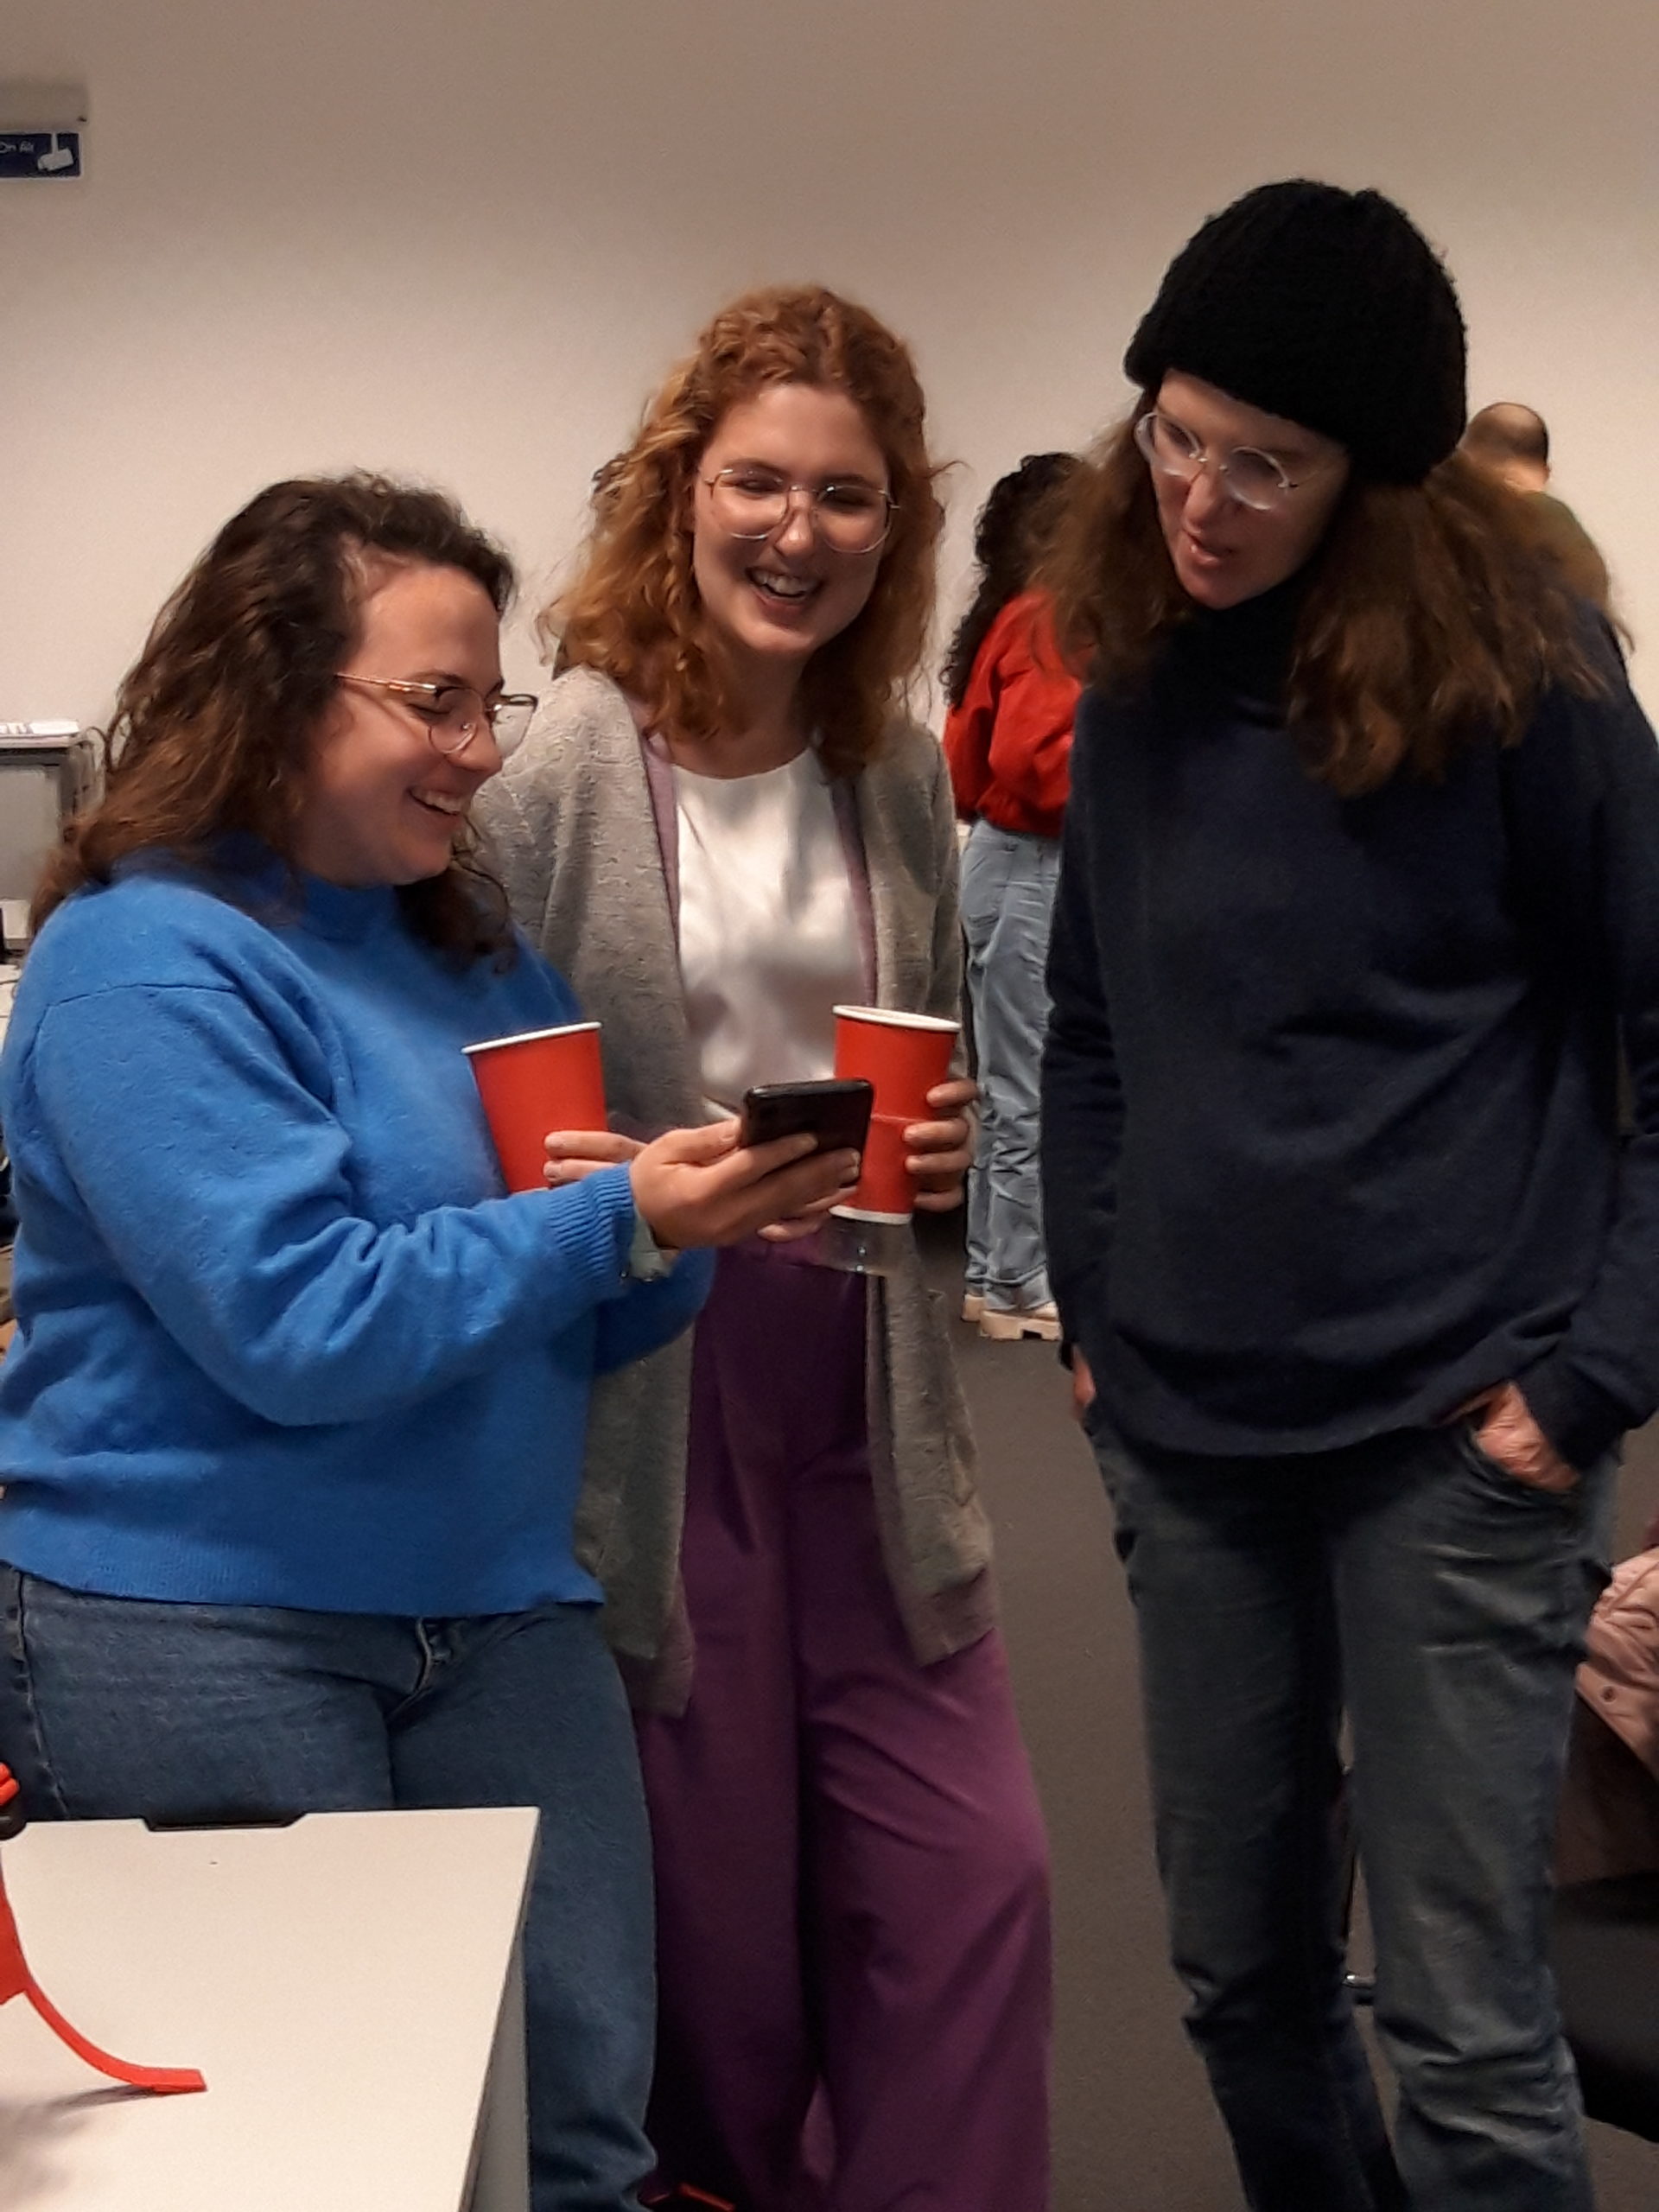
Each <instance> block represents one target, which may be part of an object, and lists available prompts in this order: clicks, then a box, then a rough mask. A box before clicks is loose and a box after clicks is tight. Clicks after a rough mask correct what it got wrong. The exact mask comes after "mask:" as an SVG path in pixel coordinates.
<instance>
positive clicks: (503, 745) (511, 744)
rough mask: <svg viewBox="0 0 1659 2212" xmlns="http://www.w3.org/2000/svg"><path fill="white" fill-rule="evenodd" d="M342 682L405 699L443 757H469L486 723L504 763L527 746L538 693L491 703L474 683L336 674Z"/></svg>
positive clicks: (521, 693)
mask: <svg viewBox="0 0 1659 2212" xmlns="http://www.w3.org/2000/svg"><path fill="white" fill-rule="evenodd" d="M334 680H335V682H336V683H358V684H362V685H364V686H365V688H366V689H368V690H371V691H389V692H390V693H391V696H393V697H394V698H396V699H401V700H402V701H403V702H404V705H405V706H406V707H407V708H408V709H409V710H410V713H411V714H412V715H414V716H415V718H416V721H419V722H420V723H421V725H422V727H423V728H424V729H425V731H426V734H427V735H428V736H429V738H430V739H431V741H432V742H433V744H434V745H435V747H437V749H438V751H439V752H440V753H464V752H465V751H466V750H467V747H468V746H469V745H470V744H471V743H472V741H473V740H474V738H475V737H476V736H477V735H478V733H479V731H480V729H482V728H484V727H485V725H486V723H487V724H488V726H489V731H490V734H491V736H492V737H493V739H494V740H495V749H496V751H497V752H498V753H500V754H501V756H502V758H503V759H504V760H505V757H506V755H507V754H508V753H515V752H517V751H518V747H520V746H521V745H522V744H523V743H524V737H525V734H526V733H527V732H528V730H529V728H530V724H531V716H532V715H534V714H535V712H536V709H537V703H538V702H537V699H536V696H535V695H534V693H533V692H530V691H506V692H504V693H503V694H502V695H501V696H500V697H499V699H486V698H485V697H484V696H483V694H482V693H481V692H479V691H474V689H473V687H472V685H471V684H470V683H418V682H416V681H415V680H413V679H412V678H405V677H397V676H348V675H347V674H346V672H345V671H344V670H340V671H337V672H336V675H335V678H334Z"/></svg>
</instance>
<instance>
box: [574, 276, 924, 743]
mask: <svg viewBox="0 0 1659 2212" xmlns="http://www.w3.org/2000/svg"><path fill="white" fill-rule="evenodd" d="M774 384H804V385H817V386H818V387H820V388H821V389H823V390H824V391H840V392H844V393H845V394H846V396H847V397H848V398H849V399H850V400H851V401H852V403H853V404H854V405H855V407H856V408H857V409H858V411H859V413H860V414H861V416H863V418H864V421H865V423H866V425H867V426H868V429H869V432H870V435H871V436H872V438H874V441H875V442H876V444H877V445H878V446H880V448H881V453H882V456H883V458H884V459H885V461H886V462H887V471H888V486H887V489H888V492H889V493H890V495H891V497H892V499H893V528H892V530H891V531H890V533H889V535H888V537H887V543H885V544H884V545H883V546H882V548H881V550H880V553H879V554H873V555H871V556H868V557H869V558H871V559H873V560H878V561H879V562H880V569H879V570H878V572H877V575H876V581H875V586H874V589H873V591H872V592H871V594H870V596H869V598H868V601H866V603H865V605H864V607H863V608H862V610H861V613H859V614H858V615H857V616H856V617H855V619H854V620H853V621H851V622H850V623H849V625H848V626H847V627H846V629H844V630H843V631H842V632H841V633H840V634H839V636H837V637H835V638H832V639H829V641H828V643H827V644H825V645H821V646H820V647H819V648H818V650H817V652H815V653H814V654H813V655H812V658H810V661H808V663H807V664H806V668H805V670H804V673H803V676H802V679H801V696H802V700H803V703H804V708H805V710H806V713H807V715H808V717H809V719H810V721H811V723H812V725H813V727H814V728H816V729H817V732H818V733H819V749H820V753H821V756H822V758H823V764H824V766H825V767H826V768H827V769H828V770H829V772H830V774H832V775H855V774H856V773H857V772H858V770H859V769H860V768H861V767H862V766H863V765H864V763H865V762H866V761H867V760H870V759H872V758H873V757H874V753H876V751H877V749H878V747H880V742H881V739H882V735H883V733H884V732H885V730H886V729H887V727H888V725H889V723H890V722H891V721H892V719H893V715H894V714H895V713H896V711H897V710H898V709H899V707H900V706H901V704H902V703H903V701H904V699H905V696H906V693H907V692H908V690H909V687H910V685H911V684H912V682H913V681H914V678H915V677H916V674H917V672H918V669H919V668H920V665H921V660H922V655H923V652H924V651H925V646H926V642H927V633H928V628H929V625H930V623H931V619H932V613H933V592H934V567H935V559H936V555H937V550H938V538H939V531H940V529H941V526H942V524H943V523H944V510H943V508H942V507H941V506H940V505H939V502H938V498H937V497H936V495H935V493H934V489H933V486H934V481H935V479H936V478H937V476H938V473H939V472H938V468H937V467H935V466H934V464H933V463H932V461H931V460H930V459H929V457H928V451H927V442H926V430H925V405H924V402H923V398H922V390H921V385H920V384H919V382H918V379H917V375H916V368H915V364H914V362H913V361H912V359H911V355H910V349H909V348H908V346H906V345H905V344H904V343H903V341H902V340H899V339H898V338H896V337H895V336H894V335H893V333H892V332H891V331H890V330H889V329H887V327H886V325H885V324H884V323H882V322H880V321H878V320H877V318H876V317H875V316H874V315H872V314H871V313H870V312H869V310H868V308H861V307H858V306H855V304H854V303H853V302H851V301H849V300H844V299H842V298H841V297H840V296H838V295H837V294H836V293H834V292H831V291H828V290H826V289H824V287H823V286H822V285H817V284H805V285H775V286H771V287H768V288H767V289H764V290H760V291H754V292H749V293H746V294H745V295H744V296H742V297H741V299H737V300H734V301H733V302H731V304H730V305H729V306H728V307H725V308H721V311H720V313H719V314H718V315H715V318H714V320H713V321H712V322H710V323H709V326H708V327H707V328H706V329H705V330H704V331H703V333H702V336H701V337H700V338H699V339H698V340H697V346H696V352H695V353H693V354H692V355H691V356H690V359H687V360H684V361H682V362H681V363H680V365H679V366H678V367H677V368H676V369H675V370H674V371H673V372H672V374H671V376H670V377H669V378H668V380H667V382H666V383H665V384H664V385H663V387H662V389H661V390H660V391H658V393H657V395H656V397H655V398H653V399H652V401H651V403H650V404H649V405H648V406H647V407H646V409H645V416H644V418H643V420H642V421H641V423H640V425H639V431H638V433H637V435H635V437H634V440H633V442H632V444H631V445H630V446H629V447H628V448H626V451H624V452H622V453H620V454H617V455H616V457H615V458H614V459H613V460H612V461H607V463H606V464H605V466H604V467H602V468H601V470H600V472H599V474H598V475H597V476H596V478H595V479H594V495H593V513H594V519H593V524H592V527H591V529H590V531H589V534H588V540H587V543H586V544H585V545H584V547H583V549H582V553H581V554H580V555H579V556H578V560H577V565H576V569H575V575H574V578H573V580H572V581H571V582H570V583H569V586H568V587H567V588H565V589H564V590H563V591H562V592H561V593H560V594H558V595H557V597H556V599H555V600H554V601H553V602H552V604H551V605H550V606H549V607H546V608H544V609H543V613H542V615H541V618H540V621H539V625H538V627H539V629H540V632H541V636H542V639H543V644H544V645H546V646H547V648H548V649H549V651H550V653H551V654H552V655H553V656H554V660H555V666H556V668H557V669H559V670H563V669H564V668H568V667H585V668H594V669H597V670H599V671H601V674H603V675H606V676H608V677H610V678H611V680H612V681H613V683H616V684H617V685H619V686H620V689H621V690H624V691H625V692H626V693H627V694H628V695H629V696H630V697H631V698H633V699H635V700H637V701H638V702H639V703H640V705H641V706H642V708H643V709H644V712H645V718H646V721H647V723H648V725H649V726H651V727H653V728H654V727H657V726H659V725H664V724H665V725H667V726H669V727H671V728H674V729H677V730H678V731H680V732H681V733H682V734H684V735H685V736H687V737H689V738H694V739H702V740H705V741H706V740H709V739H711V738H715V737H717V736H718V735H719V734H721V731H722V730H725V729H728V728H730V727H731V726H732V724H733V722H734V720H735V719H736V715H737V712H738V709H737V708H736V706H735V697H736V688H735V684H734V677H733V671H732V670H731V669H730V667H729V666H728V664H727V660H726V657H725V654H724V652H723V649H722V646H721V639H720V638H719V635H718V633H717V632H715V630H714V628H713V626H712V625H711V624H710V623H709V621H708V620H707V618H706V616H705V614H704V612H703V607H702V600H701V597H700V595H699V594H698V591H697V587H696V579H695V577H694V575H693V573H692V563H691V554H692V542H691V514H692V499H693V495H694V493H695V489H696V472H697V467H698V464H699V462H700V461H701V460H702V455H703V453H704V451H705V450H706V448H707V447H708V444H709V440H710V439H711V438H712V437H713V435H714V434H715V430H716V429H717V428H718V427H719V425H720V423H721V419H722V417H723V416H725V415H726V414H727V413H728V411H729V410H730V409H731V408H733V407H734V406H735V405H737V404H739V403H740V402H741V401H743V400H746V399H752V398H753V397H754V396H755V394H756V393H757V392H758V391H762V390H763V389H764V388H765V387H766V385H774Z"/></svg>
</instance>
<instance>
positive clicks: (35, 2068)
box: [0, 1809, 536, 2212]
mask: <svg viewBox="0 0 1659 2212" xmlns="http://www.w3.org/2000/svg"><path fill="white" fill-rule="evenodd" d="M535 1845H536V1815H535V1813H534V1812H533V1811H530V1810H517V1809H515V1810H508V1811H480V1812H432V1813H334V1814H315V1815H311V1816H310V1817H309V1818H308V1819H306V1820H303V1821H299V1822H297V1823H296V1825H295V1826H294V1827H289V1828H219V1829H212V1830H206V1831H201V1832H198V1833H194V1834H192V1833H188V1832H186V1833H177V1834H160V1835H152V1834H149V1832H148V1831H147V1830H146V1829H145V1828H144V1827H143V1826H142V1825H141V1824H140V1823H138V1822H137V1821H81V1822H50V1821H36V1822H35V1823H33V1824H32V1825H31V1826H30V1827H28V1828H27V1829H25V1831H24V1832H23V1834H22V1835H21V1836H19V1837H18V1838H17V1839H16V1841H15V1842H12V1843H10V1844H7V1845H5V1846H4V1847H3V1854H4V1856H3V1865H4V1870H5V1877H6V1886H7V1889H8V1891H9V1892H10V1897H11V1902H12V1906H13V1909H14V1910H15V1912H16V1917H17V1925H18V1930H19V1933H20V1934H21V1936H22V1942H23V1948H24V1950H25V1951H26V1953H27V1954H28V1956H29V1964H30V1966H31V1967H33V1969H34V1972H35V1978H36V1980H38V1981H39V1982H40V1984H41V1987H42V1988H43V1989H44V1990H45V1992H46V1993H47V1995H48V1997H49V1998H50V1999H52V2001H53V2002H54V2004H55V2005H57V2006H58V2007H59V2009H60V2011H61V2012H63V2013H64V2014H65V2015H66V2016H67V2018H68V2019H69V2020H71V2021H72V2022H73V2024H74V2025H75V2026H76V2027H77V2028H79V2030H80V2031H81V2032H82V2033H83V2034H84V2035H86V2036H89V2037H91V2038H92V2041H93V2042H94V2043H98V2044H102V2045H103V2046H104V2048H105V2050H111V2051H113V2052H114V2053H115V2054H116V2055H117V2056H118V2057H122V2058H126V2059H131V2060H135V2061H137V2062H138V2063H141V2064H148V2065H154V2066H194V2067H197V2068H199V2069H200V2071H201V2072H202V2073H203V2074H205V2075H206V2076H207V2090H206V2091H205V2093H203V2094H199V2095H184V2096H167V2097H154V2096H144V2095H142V2094H137V2093H136V2092H133V2091H130V2090H126V2089H122V2088H118V2087H117V2086H116V2085H115V2084H113V2083H111V2082H106V2081H105V2079H104V2078H103V2076H101V2075H96V2074H94V2073H92V2071H90V2069H87V2068H86V2067H84V2066H82V2065H81V2064H80V2063H79V2062H78V2061H77V2060H76V2059H75V2058H74V2057H73V2056H71V2054H70V2053H69V2052H68V2051H67V2050H64V2049H63V2047H62V2046H61V2045H60V2044H59V2043H58V2042H57V2041H56V2040H55V2038H54V2037H52V2036H51V2034H50V2033H49V2031H48V2029H47V2028H46V2026H45V2025H44V2024H43V2023H42V2022H41V2020H39V2019H38V2018H37V2017H36V2015H35V2012H34V2010H33V2008H32V2007H31V2006H30V2005H29V2004H28V2003H27V2001H26V2000H25V1999H22V1998H16V1999H13V2000H12V2001H11V2002H10V2004H8V2005H0V2206H3V2207H4V2208H5V2212H524V2207H525V2205H526V2202H527V2191H526V2178H525V2147H524V2034H523V2015H524V2001H523V1986H522V1982H521V1980H520V1977H519V1972H518V1939H519V1932H520V1929H521V1926H522V1923H523V1918H524V1904H525V1897H526V1891H527V1888H528V1884H529V1878H530V1869H531V1865H532V1863H533V1860H534V1856H535Z"/></svg>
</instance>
